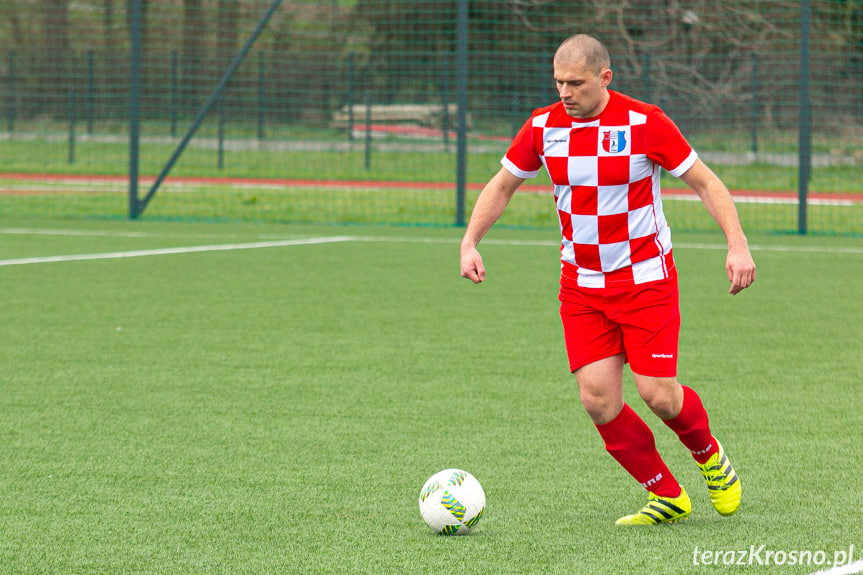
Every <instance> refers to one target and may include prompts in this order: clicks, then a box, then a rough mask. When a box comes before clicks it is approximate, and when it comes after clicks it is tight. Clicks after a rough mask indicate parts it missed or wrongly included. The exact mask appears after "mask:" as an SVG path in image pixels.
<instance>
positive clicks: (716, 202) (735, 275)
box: [680, 160, 755, 295]
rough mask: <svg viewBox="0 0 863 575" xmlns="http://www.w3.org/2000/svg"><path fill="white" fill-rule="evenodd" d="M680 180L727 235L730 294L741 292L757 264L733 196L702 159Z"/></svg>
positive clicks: (751, 276)
mask: <svg viewBox="0 0 863 575" xmlns="http://www.w3.org/2000/svg"><path fill="white" fill-rule="evenodd" d="M680 179H681V180H683V182H684V183H685V184H686V185H687V186H689V187H690V188H692V189H693V190H694V191H695V193H696V194H698V197H699V198H701V202H702V203H703V204H704V207H705V208H707V212H708V213H709V214H710V215H711V217H712V218H713V219H714V220H716V223H717V224H719V227H720V229H721V230H722V233H724V234H725V240H726V242H727V243H728V256H727V258H726V260H725V271H726V272H727V273H728V280H729V281H730V282H731V288H730V289H729V290H728V292H729V293H731V294H732V295H733V294H737V293H740V292H741V291H742V290H743V289H745V288H747V287H749V286H750V285H751V284H752V282H754V281H755V261H753V259H752V254H750V253H749V244H748V243H747V241H746V235H745V234H744V233H743V228H742V227H741V226H740V219H739V217H738V216H737V208H736V207H735V206H734V200H733V199H732V198H731V193H730V192H729V191H728V188H726V187H725V184H723V183H722V180H720V179H719V177H718V176H717V175H716V174H714V173H713V170H711V169H710V168H708V167H707V165H706V164H704V162H702V161H701V160H696V161H695V163H694V164H693V165H692V167H691V168H689V170H687V171H686V172H685V173H684V174H683V175H681V176H680Z"/></svg>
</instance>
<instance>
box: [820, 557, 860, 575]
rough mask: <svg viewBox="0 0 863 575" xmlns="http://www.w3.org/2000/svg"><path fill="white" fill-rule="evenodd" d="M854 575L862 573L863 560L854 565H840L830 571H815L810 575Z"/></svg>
mask: <svg viewBox="0 0 863 575" xmlns="http://www.w3.org/2000/svg"><path fill="white" fill-rule="evenodd" d="M854 573H863V559H861V560H860V561H855V562H854V563H849V564H848V565H840V566H839V567H833V568H832V569H825V570H824V571H816V572H815V573H812V575H853V574H854Z"/></svg>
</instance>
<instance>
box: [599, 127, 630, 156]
mask: <svg viewBox="0 0 863 575" xmlns="http://www.w3.org/2000/svg"><path fill="white" fill-rule="evenodd" d="M602 149H603V150H605V151H606V152H608V153H609V154H618V153H620V152H622V151H623V150H625V149H626V132H625V131H624V130H608V131H607V132H603V134H602Z"/></svg>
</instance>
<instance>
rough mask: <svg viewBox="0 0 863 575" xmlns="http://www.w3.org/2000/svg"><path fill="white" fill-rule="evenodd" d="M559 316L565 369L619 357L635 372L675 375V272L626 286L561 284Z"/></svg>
mask: <svg viewBox="0 0 863 575" xmlns="http://www.w3.org/2000/svg"><path fill="white" fill-rule="evenodd" d="M560 317H561V320H562V321H563V335H564V338H565V340H566V353H567V355H568V356H569V368H570V370H571V371H575V370H577V369H578V368H580V367H583V366H585V365H587V364H589V363H593V362H595V361H599V360H600V359H605V358H607V357H611V356H613V355H618V354H620V353H623V354H626V360H627V361H628V362H629V364H630V366H631V367H632V371H633V372H635V373H638V374H640V375H649V376H653V377H675V376H677V344H678V337H679V335H680V297H679V293H678V290H677V271H676V270H675V268H671V270H669V277H668V279H664V280H658V281H653V282H649V283H645V284H640V285H635V286H627V287H606V288H579V287H577V286H572V285H571V284H570V282H567V281H566V280H562V281H561V286H560Z"/></svg>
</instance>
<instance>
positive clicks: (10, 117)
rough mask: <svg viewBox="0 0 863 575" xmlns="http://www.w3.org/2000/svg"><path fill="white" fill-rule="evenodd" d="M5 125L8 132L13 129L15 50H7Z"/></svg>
mask: <svg viewBox="0 0 863 575" xmlns="http://www.w3.org/2000/svg"><path fill="white" fill-rule="evenodd" d="M7 112H8V115H7V117H6V127H7V129H8V130H9V133H10V134H11V133H12V132H14V131H15V51H14V50H9V109H8V111H7Z"/></svg>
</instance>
